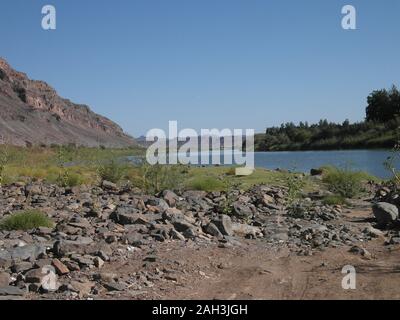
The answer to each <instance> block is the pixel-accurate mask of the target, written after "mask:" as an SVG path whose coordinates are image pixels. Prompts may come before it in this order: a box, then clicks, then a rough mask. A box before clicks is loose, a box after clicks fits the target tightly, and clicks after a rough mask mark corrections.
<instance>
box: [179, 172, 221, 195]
mask: <svg viewBox="0 0 400 320" xmlns="http://www.w3.org/2000/svg"><path fill="white" fill-rule="evenodd" d="M187 188H188V189H191V190H200V191H207V192H210V191H221V190H224V189H225V184H224V182H223V181H221V180H220V179H218V178H216V177H211V176H198V177H195V178H193V179H192V180H190V181H189V182H188V184H187Z"/></svg>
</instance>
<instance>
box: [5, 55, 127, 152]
mask: <svg viewBox="0 0 400 320" xmlns="http://www.w3.org/2000/svg"><path fill="white" fill-rule="evenodd" d="M0 143H10V144H15V145H31V144H34V145H35V144H47V145H49V144H68V143H74V144H77V145H83V146H99V145H103V146H106V147H125V146H131V145H134V144H135V141H134V139H133V138H132V137H130V136H128V135H126V134H125V133H124V132H123V130H122V129H121V127H119V126H118V125H117V124H116V123H114V122H112V121H111V120H109V119H107V118H105V117H103V116H101V115H98V114H96V113H94V112H92V111H91V110H90V108H89V107H88V106H86V105H80V104H75V103H72V102H71V101H69V100H68V99H64V98H61V97H60V96H59V95H58V94H57V92H56V91H55V90H54V89H53V88H52V87H50V86H49V85H48V84H47V83H46V82H43V81H35V80H30V79H29V78H28V77H27V75H26V74H24V73H22V72H18V71H16V70H14V69H13V68H12V67H11V66H10V65H9V64H8V63H7V62H6V61H5V60H4V59H2V58H0Z"/></svg>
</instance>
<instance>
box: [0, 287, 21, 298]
mask: <svg viewBox="0 0 400 320" xmlns="http://www.w3.org/2000/svg"><path fill="white" fill-rule="evenodd" d="M25 294H26V290H23V289H20V288H17V287H13V286H5V287H0V296H23V295H25Z"/></svg>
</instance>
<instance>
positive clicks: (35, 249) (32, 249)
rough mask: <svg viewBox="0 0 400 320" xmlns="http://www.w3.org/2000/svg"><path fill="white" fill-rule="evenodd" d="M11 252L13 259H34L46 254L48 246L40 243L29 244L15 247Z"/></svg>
mask: <svg viewBox="0 0 400 320" xmlns="http://www.w3.org/2000/svg"><path fill="white" fill-rule="evenodd" d="M9 252H10V255H11V259H12V260H13V261H25V260H30V261H34V260H36V259H37V258H38V257H40V256H41V255H44V254H46V247H45V246H44V245H39V244H29V245H26V246H23V247H17V248H13V249H11V250H10V251H9Z"/></svg>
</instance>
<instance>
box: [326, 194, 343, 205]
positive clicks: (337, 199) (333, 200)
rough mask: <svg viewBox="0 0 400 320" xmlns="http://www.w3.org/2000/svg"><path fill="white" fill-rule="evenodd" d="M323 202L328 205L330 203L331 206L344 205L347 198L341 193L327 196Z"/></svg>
mask: <svg viewBox="0 0 400 320" xmlns="http://www.w3.org/2000/svg"><path fill="white" fill-rule="evenodd" d="M323 203H324V204H326V205H330V206H334V205H342V204H346V198H344V197H343V196H341V195H331V196H326V197H324V199H323Z"/></svg>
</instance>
